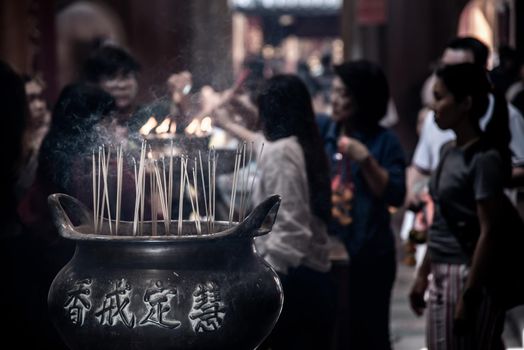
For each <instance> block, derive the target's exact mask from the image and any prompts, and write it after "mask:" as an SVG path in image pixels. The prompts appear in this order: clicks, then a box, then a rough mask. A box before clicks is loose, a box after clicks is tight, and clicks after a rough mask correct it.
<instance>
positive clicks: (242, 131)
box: [213, 108, 260, 142]
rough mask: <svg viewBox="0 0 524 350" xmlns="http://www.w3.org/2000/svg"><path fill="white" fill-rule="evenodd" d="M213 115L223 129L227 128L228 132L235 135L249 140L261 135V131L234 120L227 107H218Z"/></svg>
mask: <svg viewBox="0 0 524 350" xmlns="http://www.w3.org/2000/svg"><path fill="white" fill-rule="evenodd" d="M213 117H214V120H215V123H216V124H217V125H218V126H219V127H221V128H222V129H224V130H226V131H227V132H229V133H231V134H232V135H233V136H235V137H237V138H239V139H242V140H244V141H247V142H252V141H255V140H256V139H257V137H259V135H260V134H259V133H257V132H254V131H251V130H249V129H247V128H245V127H243V126H242V125H239V124H237V123H235V122H234V121H233V118H231V115H230V113H229V111H228V110H227V109H226V108H217V109H215V110H214V111H213Z"/></svg>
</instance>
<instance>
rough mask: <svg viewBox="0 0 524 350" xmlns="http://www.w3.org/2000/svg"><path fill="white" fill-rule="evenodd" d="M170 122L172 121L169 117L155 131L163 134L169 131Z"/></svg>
mask: <svg viewBox="0 0 524 350" xmlns="http://www.w3.org/2000/svg"><path fill="white" fill-rule="evenodd" d="M169 123H171V119H169V118H166V119H164V121H163V122H162V123H161V124H160V125H159V126H157V128H156V129H155V132H156V133H157V134H162V133H165V132H168V131H169Z"/></svg>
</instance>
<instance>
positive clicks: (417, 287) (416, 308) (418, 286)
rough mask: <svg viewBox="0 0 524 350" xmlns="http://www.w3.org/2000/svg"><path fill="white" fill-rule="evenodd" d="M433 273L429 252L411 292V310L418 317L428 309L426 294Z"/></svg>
mask: <svg viewBox="0 0 524 350" xmlns="http://www.w3.org/2000/svg"><path fill="white" fill-rule="evenodd" d="M430 273H431V261H430V257H429V254H428V252H426V254H425V255H424V260H423V261H422V264H421V265H420V267H419V268H418V270H417V275H416V277H415V281H414V282H413V286H412V287H411V291H410V293H409V303H410V306H411V309H412V310H413V312H414V313H415V315H417V316H421V315H422V314H423V313H424V309H425V308H426V301H425V300H424V294H425V293H426V289H427V288H428V277H429V274H430Z"/></svg>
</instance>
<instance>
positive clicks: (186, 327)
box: [48, 194, 283, 350]
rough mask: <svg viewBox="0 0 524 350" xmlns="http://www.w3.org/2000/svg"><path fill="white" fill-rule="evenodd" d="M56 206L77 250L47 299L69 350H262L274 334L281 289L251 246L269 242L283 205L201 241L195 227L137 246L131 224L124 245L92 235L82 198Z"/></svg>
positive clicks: (58, 198) (121, 238)
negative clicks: (261, 237) (261, 240)
mask: <svg viewBox="0 0 524 350" xmlns="http://www.w3.org/2000/svg"><path fill="white" fill-rule="evenodd" d="M49 203H50V205H51V208H52V211H53V215H54V219H55V223H56V225H57V226H58V228H59V231H60V234H61V235H62V236H63V237H65V238H67V239H73V240H75V241H76V251H75V254H74V256H73V258H72V259H71V261H69V263H68V264H67V265H66V266H65V267H64V268H63V269H62V270H61V271H60V272H59V273H58V275H57V276H56V277H55V279H54V281H53V283H52V285H51V288H50V291H49V296H48V305H49V310H50V314H51V317H52V319H53V322H54V325H55V326H56V328H57V329H58V331H59V333H60V335H61V337H62V338H63V340H64V341H65V343H66V344H67V345H68V346H69V347H70V348H71V349H99V350H103V349H111V350H116V349H126V350H130V349H141V350H144V349H155V350H162V349H199V350H203V349H255V348H256V347H257V346H258V345H259V344H260V343H261V342H262V341H263V340H264V338H265V337H266V336H267V335H268V334H269V333H270V332H271V330H272V328H273V327H274V325H275V323H276V321H277V319H278V317H279V314H280V311H281V309H282V305H283V294H282V286H281V284H280V281H279V279H278V276H277V274H276V273H275V272H274V271H273V269H272V268H271V267H270V266H269V265H268V264H267V263H266V262H265V261H264V260H263V259H262V258H261V257H260V256H259V255H258V254H257V252H256V250H255V248H254V237H256V236H259V235H264V234H267V233H269V232H270V230H271V227H272V225H273V223H274V220H275V217H276V214H277V211H278V207H279V205H280V197H279V196H272V197H269V198H268V199H266V200H265V201H264V202H262V203H261V204H260V205H258V206H257V207H256V208H255V209H254V210H253V212H252V213H251V214H250V215H249V216H248V217H247V218H246V219H245V220H244V221H243V222H241V223H238V224H235V225H232V226H231V227H229V225H228V223H227V222H217V223H215V231H214V232H216V233H212V234H206V233H203V234H199V235H198V234H196V231H195V229H194V225H191V223H190V222H189V221H188V222H184V226H183V227H184V232H183V234H181V235H159V236H133V235H132V234H131V233H132V225H133V223H132V222H121V223H120V224H121V227H122V231H121V232H122V233H121V234H120V235H118V236H109V235H102V234H93V233H92V232H93V229H92V228H93V225H92V214H91V212H90V211H89V210H87V209H86V208H85V207H84V206H83V205H82V204H81V203H79V202H78V201H77V200H76V199H75V198H73V197H70V196H67V195H65V194H54V195H51V196H50V197H49ZM173 224H174V225H175V226H176V221H174V222H173ZM148 227H149V228H150V227H151V223H145V227H144V232H148Z"/></svg>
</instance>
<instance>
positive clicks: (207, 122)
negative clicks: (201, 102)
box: [200, 117, 212, 134]
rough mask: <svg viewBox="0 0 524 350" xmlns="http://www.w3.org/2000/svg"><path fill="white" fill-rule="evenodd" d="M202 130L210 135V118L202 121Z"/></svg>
mask: <svg viewBox="0 0 524 350" xmlns="http://www.w3.org/2000/svg"><path fill="white" fill-rule="evenodd" d="M200 130H201V131H202V132H203V133H204V134H207V133H210V132H211V131H212V126H211V118H210V117H205V118H204V119H202V121H201V122H200Z"/></svg>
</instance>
